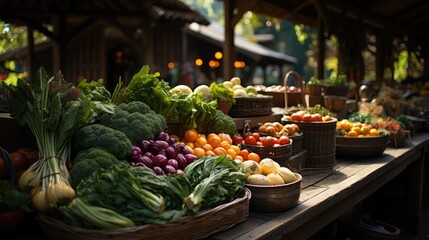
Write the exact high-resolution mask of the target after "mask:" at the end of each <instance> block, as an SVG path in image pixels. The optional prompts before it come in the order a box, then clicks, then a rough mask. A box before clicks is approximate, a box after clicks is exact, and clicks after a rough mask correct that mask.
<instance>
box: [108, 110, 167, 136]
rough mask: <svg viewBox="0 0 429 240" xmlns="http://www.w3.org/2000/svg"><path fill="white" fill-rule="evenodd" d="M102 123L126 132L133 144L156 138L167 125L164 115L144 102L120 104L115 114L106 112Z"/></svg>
mask: <svg viewBox="0 0 429 240" xmlns="http://www.w3.org/2000/svg"><path fill="white" fill-rule="evenodd" d="M100 124H102V125H105V126H107V127H111V128H113V129H116V130H118V131H121V132H123V133H125V135H126V136H127V137H128V138H129V139H130V141H131V143H133V144H137V142H138V141H140V140H152V139H154V138H155V136H156V134H157V133H159V132H161V131H164V129H165V128H166V126H167V122H166V120H165V118H164V116H162V115H160V114H157V113H155V112H154V111H152V110H150V108H149V107H148V106H147V105H146V104H145V103H143V102H130V103H122V104H120V105H119V106H118V107H117V108H116V110H115V113H114V114H107V113H106V114H104V115H103V117H102V118H101V121H100Z"/></svg>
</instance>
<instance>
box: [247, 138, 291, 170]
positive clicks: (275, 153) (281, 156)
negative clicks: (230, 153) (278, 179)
mask: <svg viewBox="0 0 429 240" xmlns="http://www.w3.org/2000/svg"><path fill="white" fill-rule="evenodd" d="M292 145H293V140H291V143H290V144H286V145H281V146H278V147H267V146H257V145H248V144H243V145H242V147H243V148H246V149H247V150H249V151H250V152H254V153H257V154H258V155H259V156H260V157H261V159H263V158H271V159H273V160H274V161H276V162H277V163H278V164H280V166H286V163H287V161H288V160H289V158H290V157H291V156H292Z"/></svg>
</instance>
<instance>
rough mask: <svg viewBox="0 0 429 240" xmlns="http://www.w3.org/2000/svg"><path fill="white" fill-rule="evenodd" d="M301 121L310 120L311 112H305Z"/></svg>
mask: <svg viewBox="0 0 429 240" xmlns="http://www.w3.org/2000/svg"><path fill="white" fill-rule="evenodd" d="M302 121H306V122H311V114H310V113H306V114H304V115H303V116H302Z"/></svg>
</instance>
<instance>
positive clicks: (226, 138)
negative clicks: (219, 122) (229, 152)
mask: <svg viewBox="0 0 429 240" xmlns="http://www.w3.org/2000/svg"><path fill="white" fill-rule="evenodd" d="M218 136H219V137H220V140H221V141H222V142H223V141H227V142H228V143H229V144H232V138H231V136H229V134H226V133H219V134H218Z"/></svg>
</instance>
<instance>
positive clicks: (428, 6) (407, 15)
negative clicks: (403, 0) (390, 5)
mask: <svg viewBox="0 0 429 240" xmlns="http://www.w3.org/2000/svg"><path fill="white" fill-rule="evenodd" d="M428 10H429V2H424V3H420V2H419V3H415V4H413V5H411V6H409V7H408V8H406V9H402V11H400V12H398V13H397V14H396V15H395V18H394V20H395V21H396V22H403V21H410V20H412V19H414V18H415V17H417V16H418V17H420V16H422V15H426V14H427V12H428Z"/></svg>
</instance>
